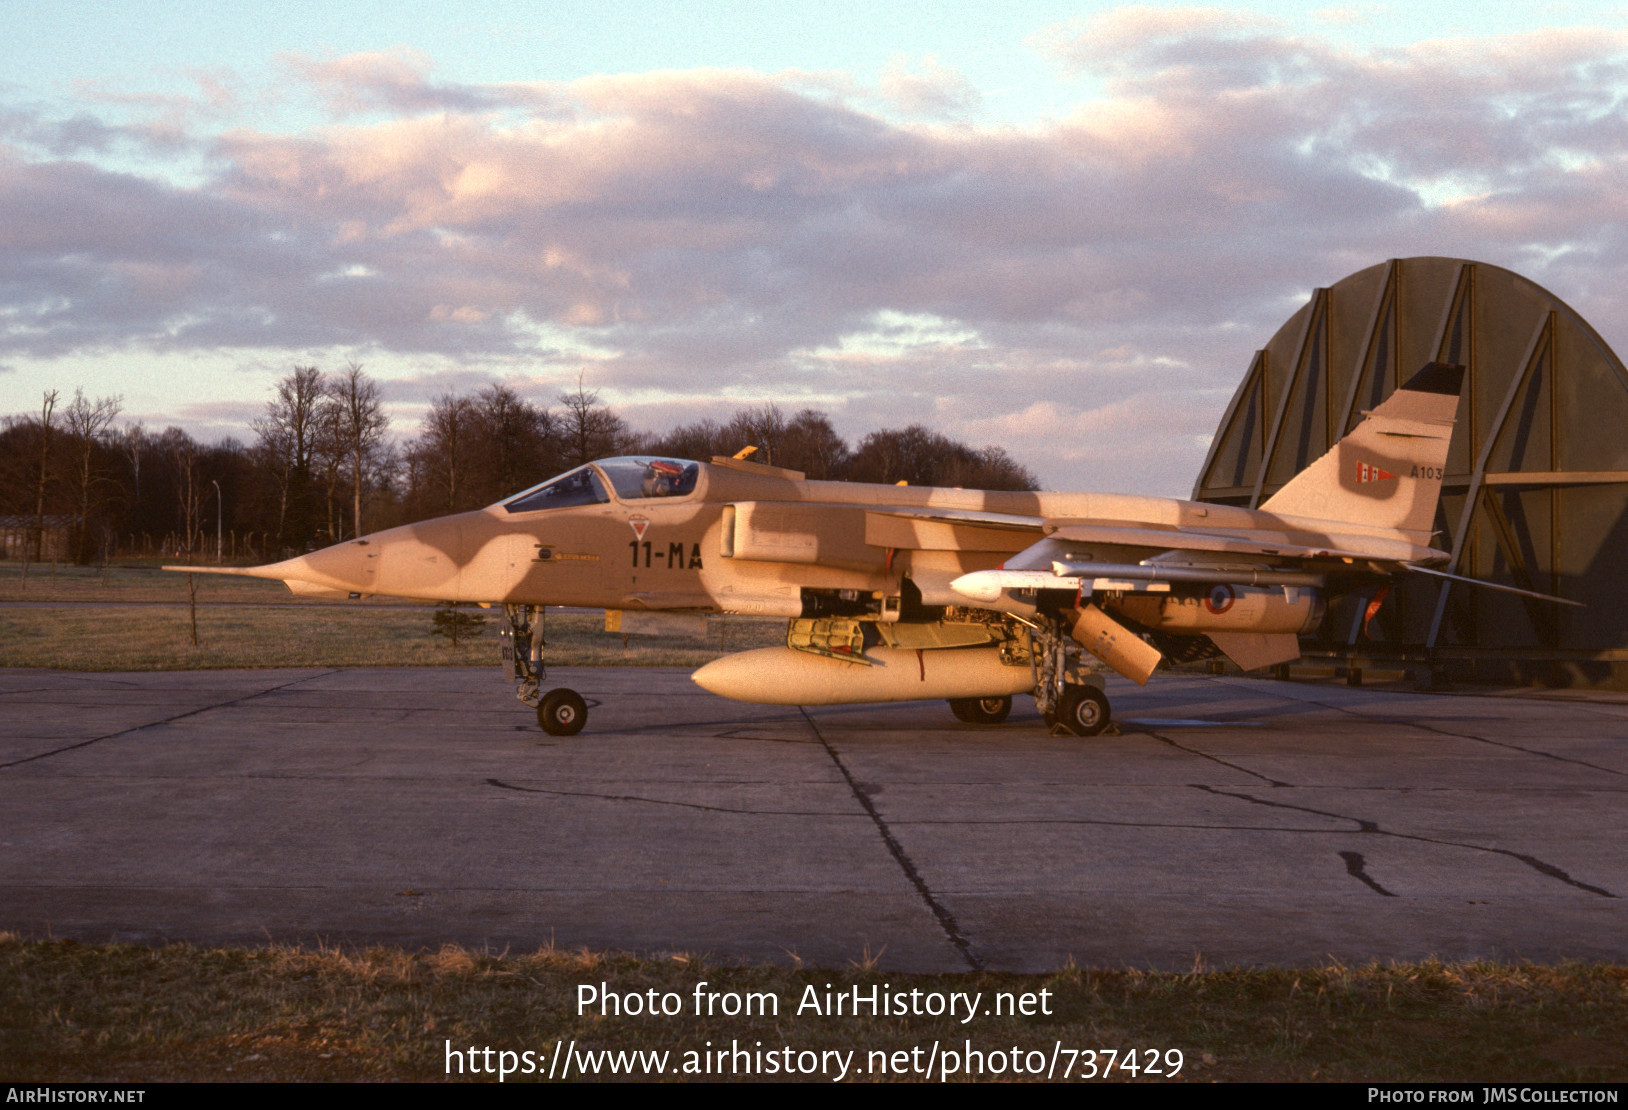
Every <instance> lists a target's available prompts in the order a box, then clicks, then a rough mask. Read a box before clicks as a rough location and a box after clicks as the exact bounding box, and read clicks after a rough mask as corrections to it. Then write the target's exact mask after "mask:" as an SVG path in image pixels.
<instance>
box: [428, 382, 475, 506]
mask: <svg viewBox="0 0 1628 1110" xmlns="http://www.w3.org/2000/svg"><path fill="white" fill-rule="evenodd" d="M473 413H474V405H472V404H471V403H470V401H469V398H467V397H458V396H455V395H453V394H451V393H443V394H442V395H441V396H439V397H437V398H436V399H435V403H434V404H433V405H431V406H430V411H429V413H428V414H427V415H426V416H425V417H424V424H423V426H422V428H421V430H420V432H419V436H418V439H417V440H416V441H415V442H414V444H413V456H414V460H413V461H414V465H415V466H416V467H417V468H419V470H420V473H421V474H422V475H423V478H424V480H425V483H426V485H427V486H429V487H430V488H433V489H434V490H435V491H436V495H435V496H434V498H433V503H437V504H435V507H436V509H438V510H440V511H443V512H456V511H457V510H459V509H461V508H463V507H464V506H463V505H462V504H461V503H460V500H459V498H460V496H461V495H462V494H463V492H464V491H463V490H462V489H461V488H460V485H459V483H460V481H463V482H466V483H467V475H466V474H465V473H464V471H465V470H466V468H467V466H468V462H469V456H470V454H471V453H472V444H471V443H470V440H471V439H472V438H473V431H474V429H473V424H474V420H473ZM443 495H444V496H443Z"/></svg>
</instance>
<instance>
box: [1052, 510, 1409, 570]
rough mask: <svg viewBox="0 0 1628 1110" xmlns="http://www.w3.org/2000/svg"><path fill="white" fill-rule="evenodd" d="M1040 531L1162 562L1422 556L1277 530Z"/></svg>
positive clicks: (1084, 527)
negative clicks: (1151, 552) (1137, 551)
mask: <svg viewBox="0 0 1628 1110" xmlns="http://www.w3.org/2000/svg"><path fill="white" fill-rule="evenodd" d="M1045 530H1046V532H1047V533H1048V535H1049V536H1050V537H1055V538H1056V539H1059V540H1064V541H1068V542H1073V543H1090V544H1107V545H1113V546H1123V547H1150V548H1156V549H1159V550H1160V551H1161V552H1163V554H1162V555H1159V556H1155V557H1154V558H1155V559H1157V560H1161V561H1163V560H1167V559H1171V558H1179V557H1180V556H1181V555H1182V554H1183V553H1185V552H1190V551H1191V552H1204V553H1206V554H1209V553H1215V554H1224V555H1259V556H1270V557H1273V558H1281V559H1363V560H1368V559H1377V560H1381V561H1386V562H1396V563H1401V562H1406V561H1411V560H1417V559H1418V558H1420V556H1421V555H1423V554H1424V551H1423V550H1422V549H1420V548H1418V547H1416V546H1415V545H1413V544H1411V543H1407V542H1404V541H1397V540H1389V539H1380V538H1375V537H1367V536H1346V535H1325V536H1323V537H1321V538H1323V539H1325V540H1327V541H1329V542H1328V543H1327V544H1326V545H1324V544H1315V545H1314V544H1306V543H1296V542H1293V541H1292V540H1290V539H1289V538H1287V536H1286V534H1285V533H1281V532H1257V533H1250V532H1222V531H1210V530H1207V529H1206V530H1199V529H1194V528H1149V527H1139V526H1136V525H1123V524H1075V523H1067V522H1058V521H1048V522H1047V524H1046V526H1045ZM1217 581H1219V579H1218V580H1217Z"/></svg>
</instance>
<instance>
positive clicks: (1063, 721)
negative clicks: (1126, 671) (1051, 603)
mask: <svg viewBox="0 0 1628 1110" xmlns="http://www.w3.org/2000/svg"><path fill="white" fill-rule="evenodd" d="M1030 635H1031V637H1032V643H1033V650H1032V651H1031V652H1030V660H1031V665H1032V666H1033V668H1034V677H1035V686H1034V700H1035V704H1036V705H1037V706H1039V707H1040V715H1041V717H1043V718H1044V719H1045V722H1046V723H1047V724H1048V725H1062V726H1063V727H1064V728H1066V729H1068V731H1070V732H1072V733H1073V734H1074V735H1076V736H1096V735H1097V734H1099V733H1100V732H1102V730H1103V729H1105V728H1107V727H1108V721H1109V719H1110V713H1109V709H1108V695H1107V694H1105V693H1103V691H1102V686H1101V684H1102V679H1101V678H1099V677H1097V676H1095V675H1092V674H1089V673H1088V672H1087V671H1086V669H1085V665H1084V658H1083V656H1084V649H1082V648H1081V646H1080V643H1079V641H1078V640H1076V639H1074V637H1073V636H1070V635H1069V634H1068V631H1067V626H1066V625H1065V624H1064V622H1063V620H1062V619H1061V618H1060V617H1044V616H1043V617H1041V618H1040V620H1039V621H1038V622H1037V624H1036V625H1035V627H1034V628H1033V630H1032V631H1031V633H1030Z"/></svg>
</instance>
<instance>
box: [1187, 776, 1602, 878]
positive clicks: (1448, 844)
mask: <svg viewBox="0 0 1628 1110" xmlns="http://www.w3.org/2000/svg"><path fill="white" fill-rule="evenodd" d="M1189 785H1191V787H1192V788H1193V789H1194V790H1202V791H1204V792H1205V793H1206V794H1216V795H1220V796H1221V797H1223V798H1237V799H1238V800H1239V801H1242V802H1250V803H1253V804H1254V805H1258V806H1270V807H1272V808H1273V809H1288V810H1294V811H1296V812H1298V813H1314V814H1316V815H1317V816H1319V817H1332V818H1336V819H1338V820H1341V821H1352V822H1355V823H1356V825H1357V828H1356V829H1355V830H1353V831H1355V832H1357V833H1359V834H1361V833H1365V834H1369V835H1373V836H1389V837H1395V838H1396V839H1397V840H1413V841H1417V842H1419V843H1421V844H1433V845H1436V846H1437V847H1440V848H1463V849H1465V850H1467V851H1471V852H1487V853H1490V854H1492V855H1496V856H1507V857H1509V858H1510V859H1513V860H1518V861H1520V862H1521V863H1524V864H1526V866H1528V867H1530V868H1531V869H1532V870H1534V871H1536V872H1537V873H1538V874H1540V875H1547V876H1548V877H1549V878H1551V879H1557V880H1559V881H1560V882H1563V883H1565V884H1566V885H1567V886H1572V887H1576V888H1577V889H1578V890H1586V891H1588V892H1589V893H1590V894H1597V895H1599V896H1600V897H1601V898H1618V897H1620V895H1616V894H1612V893H1611V892H1610V891H1609V890H1606V889H1605V888H1603V887H1597V886H1594V885H1592V884H1590V883H1585V882H1583V881H1581V880H1579V879H1574V878H1572V877H1571V875H1570V874H1568V873H1567V872H1566V870H1565V869H1564V868H1561V867H1556V866H1555V865H1554V864H1552V863H1548V862H1545V861H1544V860H1540V859H1538V858H1537V857H1536V856H1529V855H1527V854H1526V853H1525V852H1517V851H1515V850H1513V849H1511V848H1494V847H1492V846H1490V845H1486V844H1466V843H1465V842H1464V841H1462V840H1439V839H1437V838H1435V837H1431V836H1424V835H1421V834H1419V833H1405V832H1397V831H1395V830H1394V829H1387V828H1383V827H1381V825H1380V824H1379V822H1378V821H1370V820H1368V819H1367V818H1364V817H1352V816H1351V815H1350V814H1346V813H1335V812H1333V811H1332V810H1326V809H1315V808H1313V807H1312V806H1301V805H1295V804H1294V803H1293V802H1273V801H1268V800H1267V799H1265V798H1257V797H1255V796H1254V795H1253V794H1239V793H1235V792H1234V791H1231V790H1222V789H1221V788H1219V787H1215V786H1205V785H1204V784H1202V783H1191V784H1189ZM1341 855H1342V856H1343V855H1344V853H1341ZM1346 863H1347V870H1349V865H1350V861H1349V860H1347V861H1346ZM1358 877H1359V878H1360V877H1361V876H1358ZM1370 885H1372V884H1370Z"/></svg>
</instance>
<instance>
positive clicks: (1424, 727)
mask: <svg viewBox="0 0 1628 1110" xmlns="http://www.w3.org/2000/svg"><path fill="white" fill-rule="evenodd" d="M1222 681H1223V682H1227V683H1229V684H1230V685H1236V684H1237V680H1235V679H1222ZM1266 692H1267V693H1269V694H1271V696H1272V697H1275V698H1277V699H1279V700H1280V701H1286V702H1292V703H1294V704H1296V705H1316V706H1321V707H1322V708H1324V709H1331V710H1334V711H1335V712H1338V713H1344V714H1345V715H1346V716H1348V717H1355V718H1357V720H1359V721H1365V722H1368V723H1370V724H1376V725H1401V726H1405V727H1407V728H1416V729H1418V730H1419V731H1420V732H1431V733H1435V734H1436V735H1437V736H1451V737H1453V738H1454V739H1455V740H1470V741H1473V742H1475V743H1477V744H1487V745H1489V746H1491V747H1494V748H1503V749H1505V750H1506V751H1512V752H1520V753H1522V754H1523V755H1535V756H1540V757H1542V758H1543V759H1552V760H1554V761H1555V762H1557V763H1570V764H1573V765H1575V766H1578V767H1587V768H1588V769H1589V770H1591V771H1604V772H1605V773H1606V774H1608V775H1624V776H1628V771H1619V770H1617V769H1616V768H1615V767H1602V766H1600V765H1599V764H1598V763H1590V762H1589V761H1588V760H1586V759H1573V758H1572V757H1570V756H1564V755H1556V754H1555V753H1554V752H1546V751H1542V750H1539V749H1536V748H1523V747H1522V746H1521V745H1519V744H1511V743H1509V742H1508V741H1504V740H1490V739H1488V738H1487V737H1485V736H1477V735H1475V734H1474V733H1469V732H1454V731H1453V730H1452V729H1448V728H1441V727H1439V726H1436V725H1431V724H1426V723H1425V722H1423V721H1420V720H1418V719H1416V718H1405V719H1404V718H1401V717H1382V716H1379V715H1378V714H1375V713H1364V712H1362V711H1361V710H1358V709H1351V708H1348V707H1346V706H1343V705H1339V704H1331V703H1329V702H1326V701H1318V700H1317V699H1316V698H1300V697H1290V696H1289V695H1287V694H1281V693H1278V692H1277V691H1275V690H1268V691H1266ZM1417 696H1419V697H1426V696H1431V695H1422V694H1421V695H1417Z"/></svg>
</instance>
